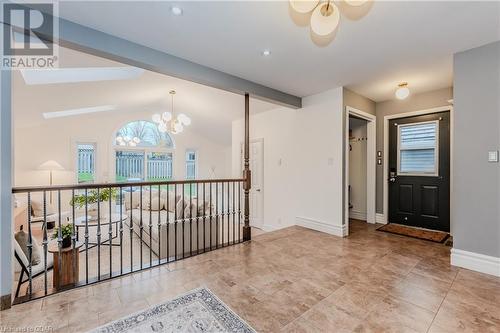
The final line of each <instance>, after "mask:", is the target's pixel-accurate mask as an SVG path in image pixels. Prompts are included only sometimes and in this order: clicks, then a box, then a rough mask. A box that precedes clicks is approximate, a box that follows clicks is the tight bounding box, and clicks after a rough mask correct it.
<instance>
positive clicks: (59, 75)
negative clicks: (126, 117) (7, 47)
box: [21, 67, 144, 85]
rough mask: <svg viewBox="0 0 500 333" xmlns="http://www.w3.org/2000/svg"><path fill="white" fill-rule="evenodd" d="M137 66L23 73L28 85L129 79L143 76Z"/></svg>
mask: <svg viewBox="0 0 500 333" xmlns="http://www.w3.org/2000/svg"><path fill="white" fill-rule="evenodd" d="M143 73H144V70H143V69H141V68H137V67H81V68H55V69H22V70H21V75H22V76H23V79H24V82H26V84H28V85H35V84H57V83H77V82H95V81H113V80H129V79H135V78H138V77H139V76H141V75H142V74H143Z"/></svg>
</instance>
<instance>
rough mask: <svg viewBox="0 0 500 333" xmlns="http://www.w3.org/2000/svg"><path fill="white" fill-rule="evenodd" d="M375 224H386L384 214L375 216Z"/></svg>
mask: <svg viewBox="0 0 500 333" xmlns="http://www.w3.org/2000/svg"><path fill="white" fill-rule="evenodd" d="M375 222H376V223H380V224H387V220H386V219H385V215H384V214H379V213H377V214H375Z"/></svg>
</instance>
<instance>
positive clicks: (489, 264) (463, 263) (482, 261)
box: [451, 248, 500, 277]
mask: <svg viewBox="0 0 500 333" xmlns="http://www.w3.org/2000/svg"><path fill="white" fill-rule="evenodd" d="M451 264H452V265H453V266H458V267H462V268H467V269H470V270H473V271H477V272H481V273H485V274H490V275H494V276H499V277H500V258H497V257H492V256H487V255H484V254H479V253H475V252H469V251H464V250H459V249H455V248H452V249H451Z"/></svg>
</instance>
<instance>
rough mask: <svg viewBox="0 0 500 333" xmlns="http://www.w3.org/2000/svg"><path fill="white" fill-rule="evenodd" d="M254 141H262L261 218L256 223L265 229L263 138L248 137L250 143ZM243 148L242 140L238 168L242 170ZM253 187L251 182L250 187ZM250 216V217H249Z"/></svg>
mask: <svg viewBox="0 0 500 333" xmlns="http://www.w3.org/2000/svg"><path fill="white" fill-rule="evenodd" d="M256 142H261V143H262V151H261V154H262V158H261V159H260V164H261V166H260V168H261V170H262V175H261V177H262V184H261V185H262V186H261V187H260V195H261V196H262V207H261V208H262V219H261V221H259V222H258V223H257V224H258V226H257V227H258V228H261V229H263V230H264V229H265V227H264V220H265V215H264V206H265V201H264V195H265V193H264V187H265V184H264V150H265V147H264V138H254V139H250V145H252V143H256ZM243 148H244V143H243V142H240V169H241V170H243V163H244V160H243V158H244V157H243ZM251 188H252V189H253V184H252V187H251ZM250 218H251V217H250Z"/></svg>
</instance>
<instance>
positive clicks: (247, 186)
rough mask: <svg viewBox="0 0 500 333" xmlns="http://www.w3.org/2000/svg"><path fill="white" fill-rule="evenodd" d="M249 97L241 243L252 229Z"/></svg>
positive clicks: (247, 101)
mask: <svg viewBox="0 0 500 333" xmlns="http://www.w3.org/2000/svg"><path fill="white" fill-rule="evenodd" d="M249 122H250V96H249V95H248V94H245V149H244V169H243V178H244V179H245V182H244V183H243V193H244V200H245V202H244V207H243V208H244V209H243V221H244V223H245V224H244V226H243V241H248V240H251V239H252V229H251V228H250V188H251V187H252V173H251V171H250V126H249Z"/></svg>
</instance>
